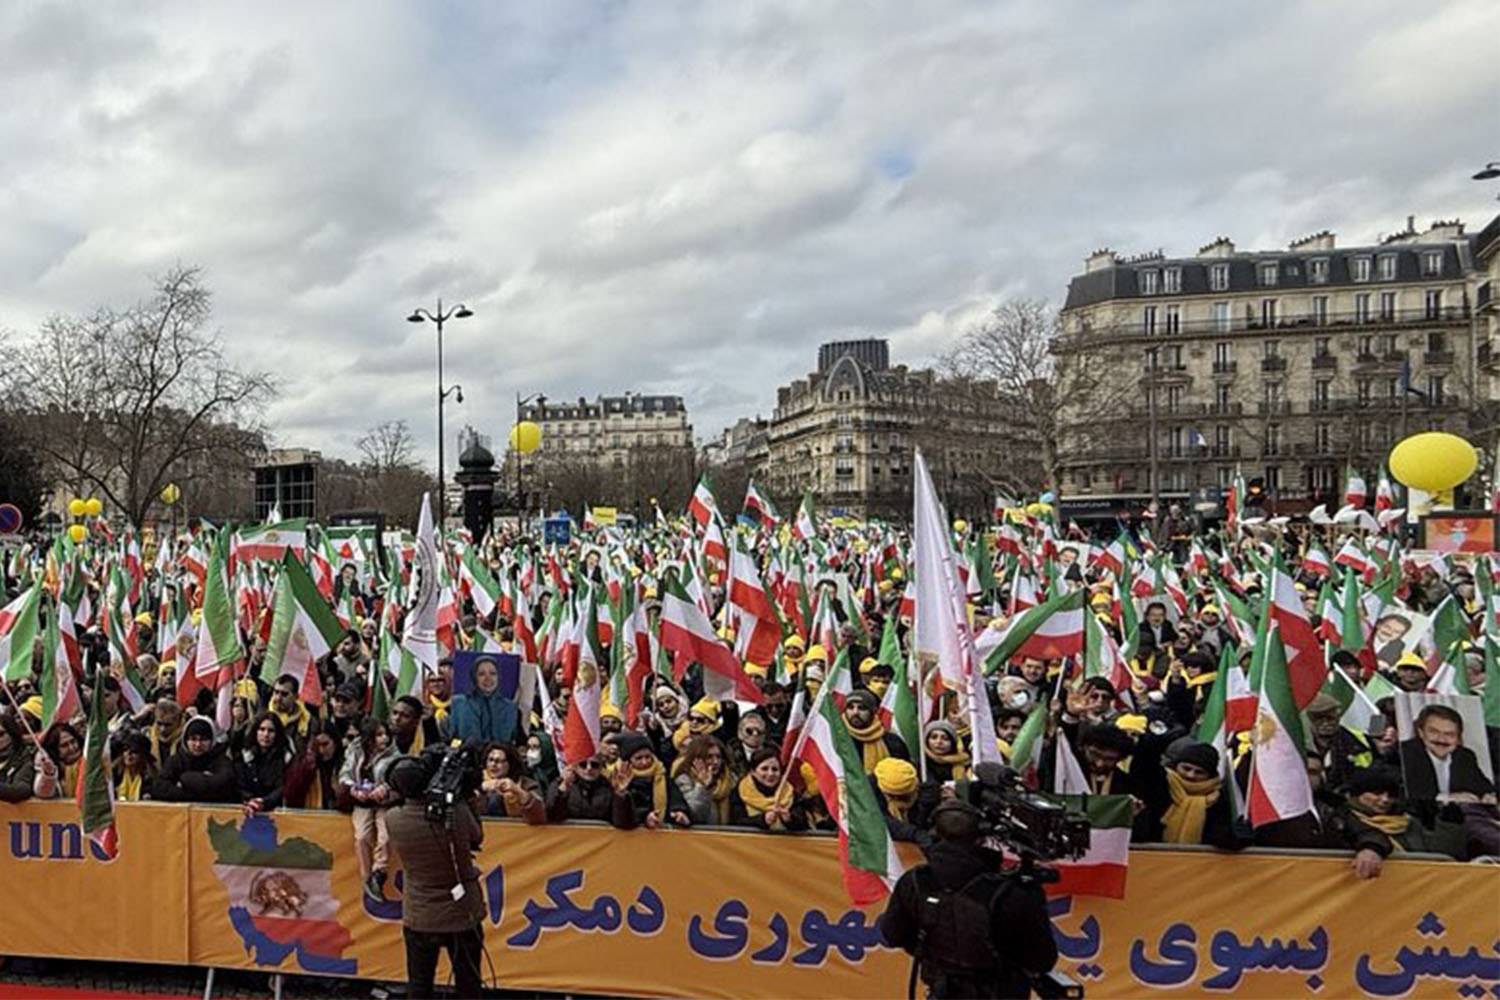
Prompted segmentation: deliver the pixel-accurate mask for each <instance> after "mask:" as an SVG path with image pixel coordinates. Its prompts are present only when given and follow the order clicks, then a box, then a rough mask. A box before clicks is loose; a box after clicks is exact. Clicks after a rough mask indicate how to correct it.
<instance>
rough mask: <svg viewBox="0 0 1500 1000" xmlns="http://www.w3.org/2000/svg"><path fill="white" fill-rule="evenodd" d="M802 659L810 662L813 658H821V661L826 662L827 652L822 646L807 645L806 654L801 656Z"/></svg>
mask: <svg viewBox="0 0 1500 1000" xmlns="http://www.w3.org/2000/svg"><path fill="white" fill-rule="evenodd" d="M802 659H803V660H805V661H806V662H808V663H811V662H812V661H813V660H821V661H822V662H823V663H827V662H828V654H827V653H826V652H825V651H824V650H823V647H822V646H808V647H807V655H805V656H803V657H802Z"/></svg>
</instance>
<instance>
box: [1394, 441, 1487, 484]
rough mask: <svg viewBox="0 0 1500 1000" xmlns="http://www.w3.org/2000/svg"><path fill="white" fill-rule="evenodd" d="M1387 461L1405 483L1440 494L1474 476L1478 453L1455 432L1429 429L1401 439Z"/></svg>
mask: <svg viewBox="0 0 1500 1000" xmlns="http://www.w3.org/2000/svg"><path fill="white" fill-rule="evenodd" d="M1386 462H1387V464H1388V465H1389V466H1390V468H1391V475H1393V476H1395V477H1396V479H1397V480H1399V481H1400V482H1402V483H1404V484H1405V485H1407V486H1410V487H1412V488H1413V489H1418V490H1425V491H1426V492H1428V493H1440V492H1442V491H1443V490H1448V489H1452V488H1453V487H1455V486H1457V485H1458V484H1459V483H1461V482H1463V481H1464V480H1465V479H1468V478H1469V477H1470V476H1471V475H1473V474H1474V469H1475V468H1476V467H1477V466H1478V465H1479V454H1478V452H1476V451H1475V450H1474V446H1473V445H1471V444H1470V443H1469V442H1467V441H1465V440H1464V439H1463V438H1461V437H1459V436H1458V435H1456V434H1444V433H1443V432H1441V431H1426V432H1424V433H1422V434H1413V435H1412V436H1411V437H1409V438H1407V439H1406V440H1404V441H1401V442H1399V443H1398V444H1397V445H1396V447H1394V448H1392V449H1391V454H1390V457H1389V458H1388V459H1387V460H1386Z"/></svg>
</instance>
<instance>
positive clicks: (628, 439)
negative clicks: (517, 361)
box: [521, 392, 693, 467]
mask: <svg viewBox="0 0 1500 1000" xmlns="http://www.w3.org/2000/svg"><path fill="white" fill-rule="evenodd" d="M521 419H522V420H530V421H532V422H533V423H535V424H537V425H538V426H539V427H541V429H542V445H541V448H540V449H539V450H538V452H537V458H538V461H539V462H545V461H546V460H547V459H549V458H553V457H561V456H567V457H586V458H589V459H591V460H593V461H594V462H596V463H598V464H601V465H605V466H615V467H623V466H624V465H626V464H627V462H628V461H629V460H630V457H631V455H632V453H634V452H637V451H640V450H643V449H655V448H687V449H691V448H692V447H693V425H692V424H690V423H689V422H688V415H687V407H686V406H685V405H684V404H683V402H682V397H681V396H646V395H641V394H640V393H633V392H627V393H626V394H625V395H623V396H598V397H596V398H595V399H592V400H590V399H586V398H584V397H582V396H580V397H578V399H577V400H567V401H561V402H559V401H554V400H550V399H545V398H544V399H541V400H538V401H537V402H534V403H528V404H526V405H525V406H523V407H522V408H521Z"/></svg>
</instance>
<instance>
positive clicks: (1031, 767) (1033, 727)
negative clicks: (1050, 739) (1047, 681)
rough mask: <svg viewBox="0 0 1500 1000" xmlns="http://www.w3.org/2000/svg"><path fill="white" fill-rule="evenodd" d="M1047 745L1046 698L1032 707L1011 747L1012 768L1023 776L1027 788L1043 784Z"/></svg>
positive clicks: (1039, 700)
mask: <svg viewBox="0 0 1500 1000" xmlns="http://www.w3.org/2000/svg"><path fill="white" fill-rule="evenodd" d="M1046 743H1047V699H1046V697H1045V696H1044V697H1042V698H1040V699H1038V701H1037V703H1036V705H1034V706H1033V707H1032V709H1031V713H1030V714H1029V715H1027V716H1026V721H1025V722H1024V723H1022V725H1021V731H1020V732H1018V733H1016V741H1015V742H1014V743H1012V744H1011V747H1010V766H1011V767H1012V768H1013V769H1014V770H1015V771H1016V773H1017V774H1019V775H1020V776H1021V780H1022V781H1024V782H1025V783H1026V787H1027V788H1037V787H1039V786H1040V784H1041V770H1042V754H1043V752H1044V751H1045V749H1046Z"/></svg>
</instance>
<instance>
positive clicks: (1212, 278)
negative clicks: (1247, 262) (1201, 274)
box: [1208, 264, 1229, 292]
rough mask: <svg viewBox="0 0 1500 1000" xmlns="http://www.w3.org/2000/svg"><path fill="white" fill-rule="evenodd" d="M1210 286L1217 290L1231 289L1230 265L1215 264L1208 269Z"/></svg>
mask: <svg viewBox="0 0 1500 1000" xmlns="http://www.w3.org/2000/svg"><path fill="white" fill-rule="evenodd" d="M1208 287H1209V288H1211V289H1213V290H1214V291H1216V292H1224V291H1228V290H1229V265H1228V264H1215V265H1213V266H1212V267H1210V268H1209V269H1208Z"/></svg>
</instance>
